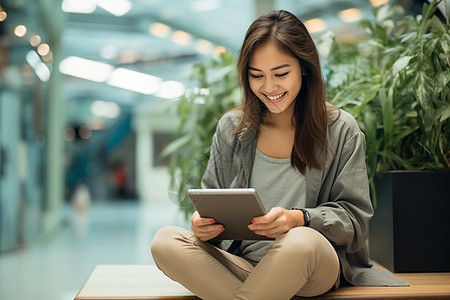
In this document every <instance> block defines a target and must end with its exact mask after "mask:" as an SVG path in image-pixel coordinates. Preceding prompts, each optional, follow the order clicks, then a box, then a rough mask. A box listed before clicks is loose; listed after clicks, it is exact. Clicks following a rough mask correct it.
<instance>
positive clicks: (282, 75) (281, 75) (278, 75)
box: [275, 72, 289, 77]
mask: <svg viewBox="0 0 450 300" xmlns="http://www.w3.org/2000/svg"><path fill="white" fill-rule="evenodd" d="M287 74H289V72H286V73H283V74H276V75H275V76H277V77H284V76H286V75H287Z"/></svg>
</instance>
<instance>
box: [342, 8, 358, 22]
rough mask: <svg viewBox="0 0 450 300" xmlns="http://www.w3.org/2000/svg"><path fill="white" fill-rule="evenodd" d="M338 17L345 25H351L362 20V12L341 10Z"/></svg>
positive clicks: (352, 9)
mask: <svg viewBox="0 0 450 300" xmlns="http://www.w3.org/2000/svg"><path fill="white" fill-rule="evenodd" d="M338 15H339V18H340V19H341V20H342V21H344V22H345V23H351V22H355V21H358V20H361V19H362V12H361V10H359V9H357V8H350V9H346V10H342V11H340V12H339V14H338Z"/></svg>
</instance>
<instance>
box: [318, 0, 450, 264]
mask: <svg viewBox="0 0 450 300" xmlns="http://www.w3.org/2000/svg"><path fill="white" fill-rule="evenodd" d="M438 3H439V1H433V2H432V3H430V4H428V3H425V4H424V5H423V10H422V14H421V15H418V16H408V15H405V14H404V13H403V10H402V8H400V7H390V6H382V7H380V8H378V9H376V10H375V20H374V21H369V20H363V21H362V22H361V23H360V24H361V26H362V27H363V28H364V29H365V30H366V32H367V33H368V35H369V38H368V39H367V40H364V41H361V42H358V43H357V44H354V45H347V46H338V45H337V44H336V43H335V42H333V41H332V40H331V43H332V44H333V49H332V51H330V52H329V53H330V55H329V56H328V57H327V58H326V64H327V65H328V66H330V68H329V71H328V73H327V74H326V81H327V92H328V95H329V98H330V99H332V100H331V102H332V103H333V104H335V105H337V106H339V107H341V108H343V109H345V110H347V111H349V112H350V113H351V114H352V115H353V116H354V117H355V118H356V120H357V122H358V124H359V125H360V127H361V129H362V130H363V132H364V133H365V135H366V141H367V157H366V158H367V167H368V175H369V180H370V186H371V189H372V196H373V197H372V198H373V200H374V206H375V207H376V213H375V216H374V218H373V220H372V221H371V229H370V230H371V231H370V237H369V244H370V251H371V257H372V258H374V259H376V260H377V261H378V262H380V263H382V264H383V265H385V266H386V267H388V268H389V269H391V270H392V271H403V272H408V271H450V256H449V255H448V253H450V239H449V238H448V237H449V236H450V221H449V220H450V219H449V218H448V217H447V216H446V215H445V214H446V212H447V211H449V209H450V201H449V200H450V191H449V185H450V172H449V168H450V133H449V131H450V126H449V125H450V101H449V95H450V87H449V81H450V61H449V60H450V50H449V49H450V33H449V32H450V30H449V28H450V27H449V24H448V23H447V24H443V23H442V22H441V21H440V20H439V19H438V18H437V17H436V16H435V15H434V13H435V11H436V9H437V5H438ZM447 20H448V19H447ZM447 22H448V21H447ZM329 39H330V37H328V40H322V43H324V44H328V45H329V44H330V40H329ZM331 39H332V37H331Z"/></svg>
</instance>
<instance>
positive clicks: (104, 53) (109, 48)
mask: <svg viewBox="0 0 450 300" xmlns="http://www.w3.org/2000/svg"><path fill="white" fill-rule="evenodd" d="M118 53H119V51H118V50H117V48H116V47H114V46H113V45H105V46H103V47H102V48H100V56H101V57H102V58H104V59H114V58H116V57H117V54H118Z"/></svg>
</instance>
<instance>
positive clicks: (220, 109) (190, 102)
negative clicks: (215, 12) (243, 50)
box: [161, 52, 241, 217]
mask: <svg viewBox="0 0 450 300" xmlns="http://www.w3.org/2000/svg"><path fill="white" fill-rule="evenodd" d="M235 63H236V61H235V59H234V58H233V55H232V54H231V53H229V52H227V53H222V54H221V55H220V57H219V59H218V60H214V61H211V62H207V63H203V64H198V65H196V66H194V70H193V73H192V75H191V80H193V81H195V83H196V85H197V86H198V87H197V88H193V89H189V90H188V91H187V92H186V93H185V94H184V95H183V96H182V97H181V98H180V99H179V100H178V101H177V102H175V105H173V106H172V107H170V108H171V109H175V110H176V114H177V115H178V117H179V119H180V123H179V125H178V128H177V130H176V132H175V139H174V141H173V142H172V143H171V144H169V145H168V146H167V147H166V148H165V150H164V151H163V152H162V153H161V155H162V156H167V155H171V160H170V167H169V173H170V176H171V178H172V180H171V183H170V186H169V197H170V199H171V200H172V202H174V203H176V204H177V205H179V207H180V209H181V210H182V211H183V212H184V213H185V216H186V217H188V216H189V217H190V215H191V214H192V212H193V211H194V207H193V205H192V202H191V201H190V199H189V198H188V196H187V190H188V189H189V188H200V182H201V178H202V176H203V173H204V172H205V169H206V165H207V163H208V159H209V152H210V149H211V142H212V136H213V134H214V132H215V130H216V125H217V123H218V121H219V119H220V116H221V115H222V114H223V113H225V112H226V111H228V110H229V109H232V108H233V107H236V106H237V105H239V103H240V99H241V95H240V89H239V86H238V84H237V74H236V65H235Z"/></svg>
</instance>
